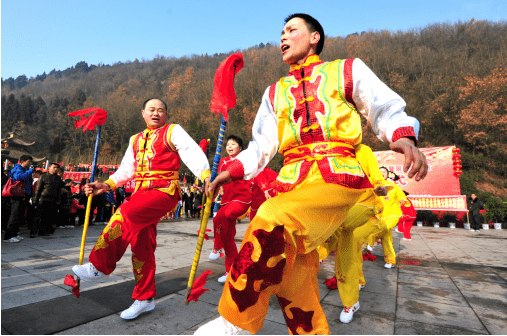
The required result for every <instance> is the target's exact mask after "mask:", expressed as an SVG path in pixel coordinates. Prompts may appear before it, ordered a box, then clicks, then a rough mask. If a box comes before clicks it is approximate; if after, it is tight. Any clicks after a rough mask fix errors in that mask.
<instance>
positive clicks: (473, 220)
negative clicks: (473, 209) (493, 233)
mask: <svg viewBox="0 0 507 336" xmlns="http://www.w3.org/2000/svg"><path fill="white" fill-rule="evenodd" d="M481 226H482V216H481V215H475V216H474V215H470V228H471V229H472V230H480V229H481V228H482V227H481Z"/></svg>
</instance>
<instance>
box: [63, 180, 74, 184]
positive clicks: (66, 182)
mask: <svg viewBox="0 0 507 336" xmlns="http://www.w3.org/2000/svg"><path fill="white" fill-rule="evenodd" d="M71 182H73V181H72V179H65V184H69V183H71Z"/></svg>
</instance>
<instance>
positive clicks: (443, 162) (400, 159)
mask: <svg viewBox="0 0 507 336" xmlns="http://www.w3.org/2000/svg"><path fill="white" fill-rule="evenodd" d="M454 148H455V147H454V146H446V147H433V148H420V151H421V152H422V153H423V154H424V155H425V156H426V161H427V162H428V174H427V175H426V178H425V179H424V180H422V181H420V182H416V181H415V180H414V179H409V178H408V174H406V173H404V172H403V164H404V161H405V157H404V156H403V154H399V153H395V152H393V151H381V152H374V154H375V157H376V158H377V161H378V164H379V166H385V167H387V168H388V169H389V170H390V171H392V172H394V173H396V175H398V176H399V177H400V179H399V180H398V181H395V183H396V184H398V186H400V188H401V189H403V190H405V191H406V192H408V193H409V194H410V195H412V196H415V195H417V196H421V195H431V196H449V195H461V188H460V184H459V178H458V177H457V176H456V174H455V170H454V163H453V155H456V154H455V153H454V152H453V149H454ZM414 206H415V204H414ZM465 208H466V207H465Z"/></svg>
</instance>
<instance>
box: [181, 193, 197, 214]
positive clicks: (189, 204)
mask: <svg viewBox="0 0 507 336" xmlns="http://www.w3.org/2000/svg"><path fill="white" fill-rule="evenodd" d="M181 200H182V201H183V204H184V205H185V216H186V217H187V218H190V216H192V217H193V215H194V193H193V192H190V189H187V191H186V192H185V193H184V194H183V196H182V197H181ZM189 213H190V215H189Z"/></svg>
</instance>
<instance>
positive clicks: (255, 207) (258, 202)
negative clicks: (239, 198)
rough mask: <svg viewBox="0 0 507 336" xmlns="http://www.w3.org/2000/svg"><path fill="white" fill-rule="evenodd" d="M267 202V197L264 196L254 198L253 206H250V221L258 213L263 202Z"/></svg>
mask: <svg viewBox="0 0 507 336" xmlns="http://www.w3.org/2000/svg"><path fill="white" fill-rule="evenodd" d="M264 202H266V197H264V196H263V197H262V198H260V199H255V198H254V199H253V200H252V206H251V207H250V221H252V220H253V219H254V217H255V215H256V214H257V211H258V210H259V208H260V206H261V205H262V203H264Z"/></svg>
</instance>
